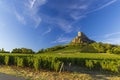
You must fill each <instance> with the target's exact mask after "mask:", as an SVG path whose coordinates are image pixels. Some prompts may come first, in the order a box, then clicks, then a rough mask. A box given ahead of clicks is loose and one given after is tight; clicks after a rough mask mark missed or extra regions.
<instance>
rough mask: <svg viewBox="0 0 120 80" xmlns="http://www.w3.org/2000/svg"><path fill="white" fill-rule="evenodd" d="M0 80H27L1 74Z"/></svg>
mask: <svg viewBox="0 0 120 80" xmlns="http://www.w3.org/2000/svg"><path fill="white" fill-rule="evenodd" d="M0 80H26V79H24V78H22V77H16V76H12V75H8V74H4V73H0Z"/></svg>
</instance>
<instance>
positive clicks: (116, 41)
mask: <svg viewBox="0 0 120 80" xmlns="http://www.w3.org/2000/svg"><path fill="white" fill-rule="evenodd" d="M103 42H105V43H110V44H120V38H109V39H105V40H103Z"/></svg>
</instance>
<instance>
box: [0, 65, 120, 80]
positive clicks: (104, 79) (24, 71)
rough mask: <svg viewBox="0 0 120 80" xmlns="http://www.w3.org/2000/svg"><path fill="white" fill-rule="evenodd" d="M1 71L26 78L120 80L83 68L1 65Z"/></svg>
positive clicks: (107, 74) (38, 79)
mask: <svg viewBox="0 0 120 80" xmlns="http://www.w3.org/2000/svg"><path fill="white" fill-rule="evenodd" d="M0 72H2V73H5V74H10V75H14V76H22V77H24V78H26V80H120V77H119V76H115V75H111V74H109V73H107V72H106V74H104V72H99V71H89V70H87V69H85V68H81V71H80V72H79V73H78V72H62V73H57V72H53V71H45V70H39V71H34V69H30V68H21V67H16V66H0Z"/></svg>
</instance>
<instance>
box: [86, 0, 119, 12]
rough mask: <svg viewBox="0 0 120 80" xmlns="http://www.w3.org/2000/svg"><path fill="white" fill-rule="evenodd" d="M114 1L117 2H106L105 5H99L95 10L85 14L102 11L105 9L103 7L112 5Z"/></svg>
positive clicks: (112, 0)
mask: <svg viewBox="0 0 120 80" xmlns="http://www.w3.org/2000/svg"><path fill="white" fill-rule="evenodd" d="M116 1H117V0H111V1H108V2H107V3H105V4H103V5H101V6H99V7H97V8H95V9H93V10H91V11H89V12H87V14H89V13H92V12H95V11H98V10H101V9H103V8H105V7H107V6H109V5H111V4H113V3H115V2H116Z"/></svg>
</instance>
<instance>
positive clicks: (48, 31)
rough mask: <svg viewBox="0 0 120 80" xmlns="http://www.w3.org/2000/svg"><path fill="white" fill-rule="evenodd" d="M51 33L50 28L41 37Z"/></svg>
mask: <svg viewBox="0 0 120 80" xmlns="http://www.w3.org/2000/svg"><path fill="white" fill-rule="evenodd" d="M51 31H52V29H51V28H48V30H47V31H45V32H44V33H43V34H42V35H43V36H44V35H46V34H48V33H50V32H51Z"/></svg>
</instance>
